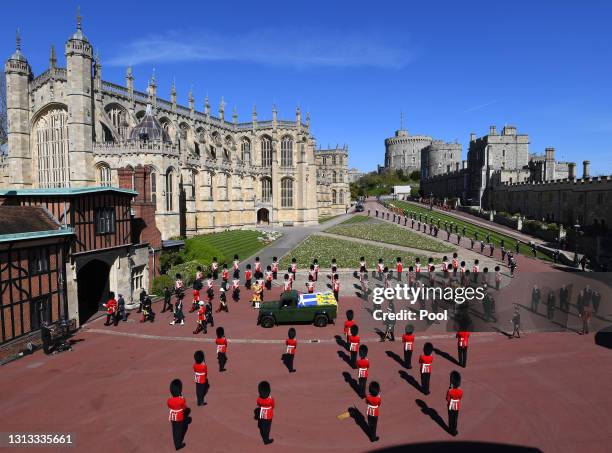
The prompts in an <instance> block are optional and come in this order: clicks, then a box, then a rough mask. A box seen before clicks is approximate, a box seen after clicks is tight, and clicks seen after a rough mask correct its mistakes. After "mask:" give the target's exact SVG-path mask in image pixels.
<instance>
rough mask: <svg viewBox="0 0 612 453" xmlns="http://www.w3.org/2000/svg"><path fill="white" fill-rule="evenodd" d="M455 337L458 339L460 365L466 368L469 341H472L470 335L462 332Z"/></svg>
mask: <svg viewBox="0 0 612 453" xmlns="http://www.w3.org/2000/svg"><path fill="white" fill-rule="evenodd" d="M455 337H456V338H457V357H458V359H459V365H461V366H462V367H463V368H465V367H466V365H467V353H468V340H469V339H470V333H469V332H467V331H463V330H462V331H459V332H457V334H456V335H455Z"/></svg>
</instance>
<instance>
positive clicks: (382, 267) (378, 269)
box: [376, 258, 385, 280]
mask: <svg viewBox="0 0 612 453" xmlns="http://www.w3.org/2000/svg"><path fill="white" fill-rule="evenodd" d="M384 270H385V264H384V263H383V259H382V258H378V264H377V265H376V272H377V273H378V278H379V279H380V280H382V276H383V275H382V274H383V271H384Z"/></svg>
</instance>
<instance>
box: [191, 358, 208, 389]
mask: <svg viewBox="0 0 612 453" xmlns="http://www.w3.org/2000/svg"><path fill="white" fill-rule="evenodd" d="M193 372H194V374H195V375H194V381H195V382H197V383H198V384H206V377H207V376H208V367H207V366H206V364H205V363H194V364H193Z"/></svg>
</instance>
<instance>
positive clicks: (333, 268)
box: [331, 258, 338, 275]
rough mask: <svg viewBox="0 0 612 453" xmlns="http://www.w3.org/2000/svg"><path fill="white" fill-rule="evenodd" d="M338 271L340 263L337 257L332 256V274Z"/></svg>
mask: <svg viewBox="0 0 612 453" xmlns="http://www.w3.org/2000/svg"><path fill="white" fill-rule="evenodd" d="M336 272H338V264H337V263H336V258H332V260H331V274H332V275H334V274H335V273H336Z"/></svg>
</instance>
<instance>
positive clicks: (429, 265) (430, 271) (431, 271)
mask: <svg viewBox="0 0 612 453" xmlns="http://www.w3.org/2000/svg"><path fill="white" fill-rule="evenodd" d="M435 270H436V266H434V263H433V258H429V262H428V263H427V274H428V276H429V284H430V285H431V286H433V284H434V277H435Z"/></svg>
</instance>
